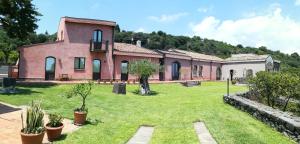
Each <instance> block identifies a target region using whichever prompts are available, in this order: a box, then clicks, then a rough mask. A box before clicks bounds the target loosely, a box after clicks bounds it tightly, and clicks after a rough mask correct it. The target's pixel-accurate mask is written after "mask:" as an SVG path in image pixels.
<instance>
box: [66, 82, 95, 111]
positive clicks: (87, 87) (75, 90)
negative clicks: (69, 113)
mask: <svg viewBox="0 0 300 144" xmlns="http://www.w3.org/2000/svg"><path fill="white" fill-rule="evenodd" d="M93 84H94V83H93V82H92V81H89V82H88V83H80V84H76V85H74V86H73V87H72V89H71V90H70V91H68V92H67V98H71V97H73V96H80V97H81V99H82V104H81V107H80V108H76V109H75V111H80V112H87V110H88V109H87V108H86V105H85V102H86V98H87V97H88V96H89V95H91V91H92V87H93Z"/></svg>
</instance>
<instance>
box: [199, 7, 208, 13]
mask: <svg viewBox="0 0 300 144" xmlns="http://www.w3.org/2000/svg"><path fill="white" fill-rule="evenodd" d="M197 11H198V12H203V13H206V12H207V11H208V8H198V9H197Z"/></svg>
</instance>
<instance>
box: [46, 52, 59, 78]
mask: <svg viewBox="0 0 300 144" xmlns="http://www.w3.org/2000/svg"><path fill="white" fill-rule="evenodd" d="M55 60H56V59H55V57H46V60H45V80H54V79H55Z"/></svg>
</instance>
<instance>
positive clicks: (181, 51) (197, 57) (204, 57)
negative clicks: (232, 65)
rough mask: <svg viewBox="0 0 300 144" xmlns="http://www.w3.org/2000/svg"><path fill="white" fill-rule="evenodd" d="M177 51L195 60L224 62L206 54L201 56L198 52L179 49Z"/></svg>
mask: <svg viewBox="0 0 300 144" xmlns="http://www.w3.org/2000/svg"><path fill="white" fill-rule="evenodd" d="M175 51H177V52H180V53H184V54H186V55H188V56H190V57H192V58H194V59H200V60H209V61H219V62H221V61H224V60H223V59H221V58H219V57H216V56H212V55H205V54H201V53H197V52H192V51H185V50H179V49H175Z"/></svg>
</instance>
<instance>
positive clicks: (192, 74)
mask: <svg viewBox="0 0 300 144" xmlns="http://www.w3.org/2000/svg"><path fill="white" fill-rule="evenodd" d="M191 80H193V59H191Z"/></svg>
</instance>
